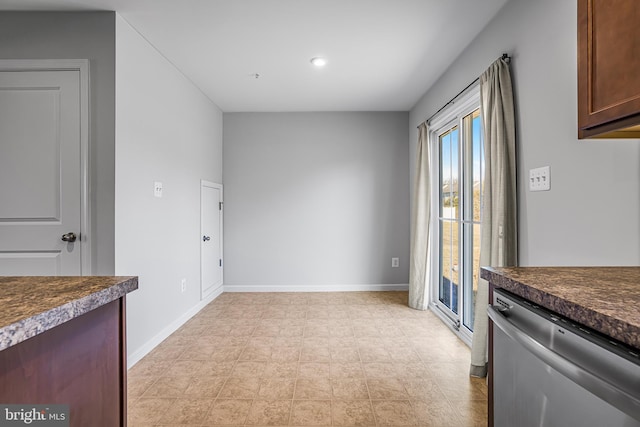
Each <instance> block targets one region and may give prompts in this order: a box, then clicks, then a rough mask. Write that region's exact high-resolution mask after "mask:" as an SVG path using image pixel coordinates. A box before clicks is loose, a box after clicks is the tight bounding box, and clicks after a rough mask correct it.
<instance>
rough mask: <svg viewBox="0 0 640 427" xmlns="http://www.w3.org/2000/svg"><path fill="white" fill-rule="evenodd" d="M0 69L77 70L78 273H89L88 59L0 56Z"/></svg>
mask: <svg viewBox="0 0 640 427" xmlns="http://www.w3.org/2000/svg"><path fill="white" fill-rule="evenodd" d="M0 71H78V72H79V73H80V174H81V176H80V210H81V212H80V239H79V240H80V268H81V272H80V274H81V275H82V276H88V275H91V274H92V272H93V269H92V265H91V237H92V236H90V234H89V230H90V229H91V205H90V204H89V191H90V190H89V189H90V184H91V182H90V175H89V135H90V133H89V100H90V98H89V60H88V59H0Z"/></svg>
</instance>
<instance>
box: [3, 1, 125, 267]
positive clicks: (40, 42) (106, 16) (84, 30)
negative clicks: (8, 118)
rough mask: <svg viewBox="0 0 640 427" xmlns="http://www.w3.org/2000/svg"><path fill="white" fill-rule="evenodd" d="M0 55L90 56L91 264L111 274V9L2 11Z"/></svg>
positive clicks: (71, 57) (112, 75)
mask: <svg viewBox="0 0 640 427" xmlns="http://www.w3.org/2000/svg"><path fill="white" fill-rule="evenodd" d="M0 58H2V59H89V60H90V71H91V75H90V85H91V86H90V96H91V110H90V114H91V117H90V124H89V126H90V131H91V135H90V148H89V149H90V153H91V159H90V166H89V167H90V173H91V211H92V224H91V226H92V227H91V231H90V232H91V239H92V240H91V241H92V256H93V260H92V264H93V273H94V274H106V275H108V274H113V271H114V253H113V252H114V240H113V239H114V238H113V224H114V213H113V209H114V208H113V203H114V187H113V186H114V139H115V134H114V128H115V13H113V12H72V13H63V12H1V13H0Z"/></svg>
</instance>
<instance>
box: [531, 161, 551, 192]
mask: <svg viewBox="0 0 640 427" xmlns="http://www.w3.org/2000/svg"><path fill="white" fill-rule="evenodd" d="M550 189H551V174H550V171H549V166H544V167H541V168H536V169H530V170H529V191H549V190H550Z"/></svg>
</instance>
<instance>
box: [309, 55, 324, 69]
mask: <svg viewBox="0 0 640 427" xmlns="http://www.w3.org/2000/svg"><path fill="white" fill-rule="evenodd" d="M311 63H312V64H313V65H315V66H316V67H324V66H325V65H327V60H326V59H324V58H323V57H321V56H316V57H315V58H311Z"/></svg>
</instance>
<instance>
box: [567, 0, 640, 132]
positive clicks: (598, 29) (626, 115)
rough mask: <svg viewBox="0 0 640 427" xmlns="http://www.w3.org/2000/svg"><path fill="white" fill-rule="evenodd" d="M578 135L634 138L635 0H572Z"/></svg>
mask: <svg viewBox="0 0 640 427" xmlns="http://www.w3.org/2000/svg"><path fill="white" fill-rule="evenodd" d="M578 137H579V138H590V137H600V138H625V137H626V138H640V0H578Z"/></svg>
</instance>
